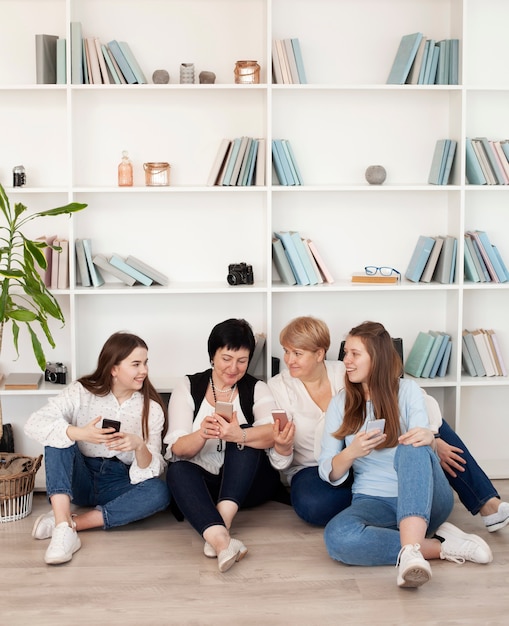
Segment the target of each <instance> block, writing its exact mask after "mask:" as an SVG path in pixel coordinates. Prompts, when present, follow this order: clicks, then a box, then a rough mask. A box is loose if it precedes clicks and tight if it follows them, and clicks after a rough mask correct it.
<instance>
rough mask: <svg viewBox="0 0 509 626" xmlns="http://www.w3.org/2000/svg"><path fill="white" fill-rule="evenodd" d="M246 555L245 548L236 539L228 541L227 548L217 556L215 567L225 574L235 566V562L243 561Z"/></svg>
mask: <svg viewBox="0 0 509 626" xmlns="http://www.w3.org/2000/svg"><path fill="white" fill-rule="evenodd" d="M246 554H247V548H246V546H245V545H244V544H243V543H242V541H239V540H238V539H230V543H229V544H228V547H227V548H225V549H224V550H221V552H220V553H219V554H218V556H217V565H218V567H219V571H220V572H226V571H228V570H229V569H230V567H232V566H233V565H235V563H236V562H237V561H240V560H241V559H243V558H244V557H245V556H246Z"/></svg>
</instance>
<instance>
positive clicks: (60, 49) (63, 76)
mask: <svg viewBox="0 0 509 626" xmlns="http://www.w3.org/2000/svg"><path fill="white" fill-rule="evenodd" d="M66 55H67V40H66V39H63V38H59V39H57V85H65V84H66V82H67V56H66Z"/></svg>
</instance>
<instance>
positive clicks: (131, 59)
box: [117, 41, 147, 85]
mask: <svg viewBox="0 0 509 626" xmlns="http://www.w3.org/2000/svg"><path fill="white" fill-rule="evenodd" d="M118 45H119V46H120V49H121V50H122V53H123V54H124V58H125V60H126V61H127V63H128V64H129V67H130V68H131V70H132V71H133V74H134V76H135V78H136V81H135V82H137V83H138V85H146V84H147V79H146V78H145V74H144V73H143V70H142V69H141V67H140V64H139V63H138V61H137V59H136V57H135V56H134V54H133V51H132V50H131V48H130V46H129V44H128V43H127V41H119V42H118ZM117 62H118V59H117Z"/></svg>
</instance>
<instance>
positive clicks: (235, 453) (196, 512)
mask: <svg viewBox="0 0 509 626" xmlns="http://www.w3.org/2000/svg"><path fill="white" fill-rule="evenodd" d="M166 481H167V483H168V488H169V490H170V493H171V495H172V498H173V499H174V500H175V502H176V503H177V505H178V507H179V508H180V510H181V511H182V514H183V515H184V517H185V518H186V519H187V520H188V522H189V523H190V524H191V526H192V527H193V528H194V529H195V530H196V531H197V532H198V533H200V535H203V533H204V532H205V531H206V530H207V528H209V527H210V526H217V525H220V526H224V525H225V524H224V520H223V518H222V517H221V515H220V514H219V512H218V510H217V508H216V504H217V503H218V502H221V500H231V501H233V502H235V503H236V504H237V505H238V507H239V508H248V507H253V506H258V505H260V504H263V503H264V502H267V501H268V500H271V499H272V498H273V496H275V495H276V494H277V493H278V491H279V489H280V488H281V481H280V478H279V473H278V472H277V471H276V470H275V469H274V468H273V467H272V466H271V464H270V462H269V459H268V457H267V455H266V453H265V451H264V450H256V449H255V448H249V447H247V446H246V447H245V448H244V449H243V450H239V449H238V448H237V444H235V443H231V442H229V443H227V444H226V448H225V455H224V464H223V467H222V468H221V471H220V472H219V474H217V475H216V474H211V473H210V472H208V471H207V470H205V469H203V468H202V467H201V466H200V465H197V464H196V463H192V462H191V461H175V462H174V463H170V464H169V466H168V472H167V474H166Z"/></svg>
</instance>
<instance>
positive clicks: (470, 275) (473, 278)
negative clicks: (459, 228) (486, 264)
mask: <svg viewBox="0 0 509 626" xmlns="http://www.w3.org/2000/svg"><path fill="white" fill-rule="evenodd" d="M463 255H464V260H463V263H464V274H465V279H466V280H469V281H470V282H472V283H478V282H480V280H481V279H480V277H479V274H478V272H477V268H476V266H475V263H474V259H473V258H472V253H471V251H470V248H469V247H468V246H467V245H466V239H465V245H464V249H463Z"/></svg>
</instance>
